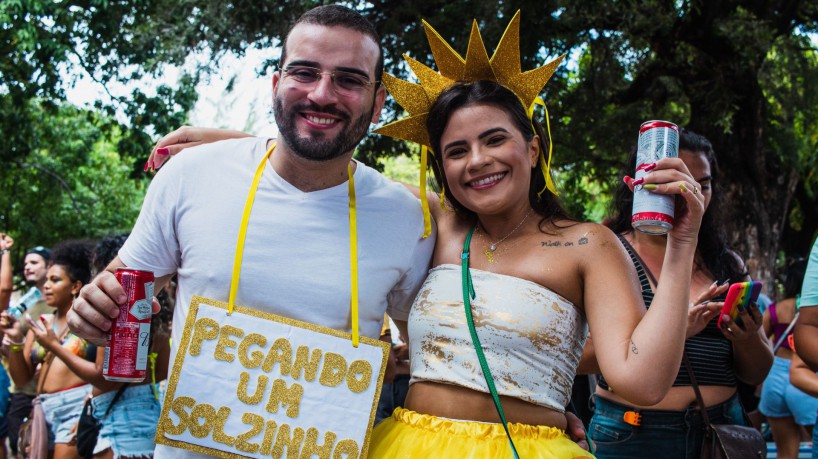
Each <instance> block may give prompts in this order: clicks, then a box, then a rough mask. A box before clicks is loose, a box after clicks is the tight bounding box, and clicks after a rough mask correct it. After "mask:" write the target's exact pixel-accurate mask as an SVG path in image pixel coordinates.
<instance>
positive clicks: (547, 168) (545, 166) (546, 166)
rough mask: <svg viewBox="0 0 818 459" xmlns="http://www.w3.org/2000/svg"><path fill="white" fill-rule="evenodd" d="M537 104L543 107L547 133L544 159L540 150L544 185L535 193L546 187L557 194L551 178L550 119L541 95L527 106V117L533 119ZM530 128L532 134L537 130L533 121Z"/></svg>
mask: <svg viewBox="0 0 818 459" xmlns="http://www.w3.org/2000/svg"><path fill="white" fill-rule="evenodd" d="M537 105H541V106H542V108H544V109H545V128H546V133H547V134H548V157H547V158H548V159H546V156H545V152H544V151H541V152H540V161H539V163H540V170H541V171H542V175H543V177H545V187H544V188H543V189H542V190H540V191H539V192H538V193H537V196H538V197H539V196H542V194H543V192H545V190H546V189H548V190H550V191H551V192H552V193H554V195H555V196H556V195H559V193H557V187H556V186H554V181H553V180H552V179H551V153H552V152H553V151H554V143H553V142H552V139H551V120H549V119H548V107H546V106H545V101H544V100H542V98H541V97H537V98H536V99H534V103H533V104H531V107H529V108H528V119H529V120H531V119H533V118H532V117H533V116H534V107H535V106H537ZM531 130H532V131H533V132H534V134H535V135H536V134H537V130H536V129H534V122H533V121H532V122H531Z"/></svg>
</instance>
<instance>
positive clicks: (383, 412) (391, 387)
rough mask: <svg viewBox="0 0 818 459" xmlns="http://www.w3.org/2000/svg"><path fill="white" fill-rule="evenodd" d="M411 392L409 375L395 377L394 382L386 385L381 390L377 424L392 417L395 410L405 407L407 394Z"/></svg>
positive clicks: (376, 415)
mask: <svg viewBox="0 0 818 459" xmlns="http://www.w3.org/2000/svg"><path fill="white" fill-rule="evenodd" d="M407 392H409V375H395V379H394V381H392V382H391V383H386V384H384V385H383V389H381V398H380V399H379V400H378V410H377V411H376V412H375V424H378V423H379V422H381V421H383V420H384V419H386V418H388V417H390V416H392V412H393V411H395V408H397V407H399V406H403V404H404V402H405V401H406V393H407Z"/></svg>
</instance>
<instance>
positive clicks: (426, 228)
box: [420, 145, 443, 239]
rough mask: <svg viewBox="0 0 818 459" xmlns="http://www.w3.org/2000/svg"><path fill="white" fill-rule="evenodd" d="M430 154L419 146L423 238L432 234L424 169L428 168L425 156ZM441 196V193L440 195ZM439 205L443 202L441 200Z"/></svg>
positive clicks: (424, 146) (424, 147)
mask: <svg viewBox="0 0 818 459" xmlns="http://www.w3.org/2000/svg"><path fill="white" fill-rule="evenodd" d="M429 152H430V150H428V149H427V148H426V145H421V146H420V207H421V208H422V209H423V238H424V239H425V238H427V237H429V235H430V234H432V217H431V214H430V213H429V196H428V195H427V194H426V169H427V168H428V165H427V163H428V157H427V154H428V153H429ZM440 195H441V196H443V192H441V193H440ZM440 202H441V203H442V202H443V200H442V199H441V201H440Z"/></svg>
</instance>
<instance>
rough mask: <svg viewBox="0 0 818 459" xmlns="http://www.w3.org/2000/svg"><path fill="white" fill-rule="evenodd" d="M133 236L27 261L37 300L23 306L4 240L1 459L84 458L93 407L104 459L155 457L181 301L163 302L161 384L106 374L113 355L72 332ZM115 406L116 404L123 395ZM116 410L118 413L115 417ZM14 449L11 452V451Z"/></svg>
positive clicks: (62, 247)
mask: <svg viewBox="0 0 818 459" xmlns="http://www.w3.org/2000/svg"><path fill="white" fill-rule="evenodd" d="M125 239H126V235H117V236H109V237H104V238H102V239H100V240H99V241H96V242H94V241H89V240H67V241H63V242H61V243H59V244H57V245H56V246H54V247H53V248H52V249H49V248H46V247H42V246H38V247H34V248H31V249H29V250H27V251H26V252H25V258H24V268H23V278H24V280H25V282H26V284H27V288H29V287H30V288H31V289H34V290H29V291H30V292H31V291H36V300H35V301H32V302H26V303H22V302H21V298H20V295H19V294H17V293H20V292H15V293H12V292H13V290H14V289H13V288H12V282H13V281H12V272H13V266H12V264H11V260H10V251H11V249H12V248H13V246H14V240H13V238H12V237H11V236H9V235H7V234H2V235H0V251H2V252H3V264H2V271H0V278H2V291H3V292H4V296H3V298H2V300H3V304H4V308H3V309H4V311H3V312H2V313H0V332H2V334H3V344H2V348H0V353H1V354H2V356H3V367H2V369H0V373H2V375H3V378H2V381H3V382H4V384H2V387H3V388H4V389H5V391H4V393H3V396H2V399H0V401H2V404H0V408H2V410H3V411H2V416H0V422H2V426H0V433H2V436H3V439H2V445H0V457H7V455H8V454H10V455H11V456H12V457H33V458H46V457H54V458H77V457H81V456H80V453H79V452H78V450H77V435H78V420H79V417H80V413H81V411H82V410H83V407H85V406H86V404H87V406H90V407H92V408H91V410H92V413H93V416H94V417H95V419H97V420H98V421H99V424H100V426H101V427H100V431H99V434H98V435H97V441H96V445H95V447H94V448H93V452H92V455H93V457H97V458H114V457H117V458H119V457H135V458H138V457H151V456H152V454H153V448H154V446H153V439H154V435H155V433H156V424H157V422H158V419H159V406H160V401H159V392H158V390H159V386H160V383H161V382H162V381H163V380H164V379H165V378H166V375H167V361H168V349H169V341H168V340H169V327H170V323H169V318H170V314H171V312H170V311H171V310H172V301H171V300H170V298H169V296H168V295H167V294H163V293H160V294H159V298H160V302H161V303H162V305H163V308H162V309H163V311H162V312H161V313H160V314H157V315H155V316H154V317H153V319H152V322H151V325H152V336H151V341H152V342H151V346H150V352H151V353H155V354H156V356H157V357H156V358H155V359H153V362H154V364H153V365H154V367H153V368H152V370H153V371H152V378H150V379H146V380H145V381H143V382H142V383H134V384H122V383H117V382H111V381H107V380H105V379H104V377H103V375H102V369H103V361H104V357H105V356H104V352H103V351H104V348H101V349H100V348H98V347H97V346H96V345H94V344H92V343H90V342H88V341H86V340H85V339H83V338H81V337H79V336H77V335H76V334H74V333H72V332H71V330H70V329H69V327H68V324H67V313H68V310H69V309H70V308H71V305H72V303H73V301H74V298H76V297H77V295H78V294H79V291H80V289H81V288H82V287H83V286H84V285H86V284H88V283H90V281H91V279H92V277H93V276H94V275H95V274H96V273H98V272H99V271H100V270H104V269H105V266H106V265H107V264H108V262H110V260H111V259H112V258H113V256H115V254H116V251H117V250H118V249H119V247H120V246H121V245H122V243H123V242H124V241H125ZM118 392H121V393H120V394H119V396H118V397H117V398H118V400H121V401H118V402H117V403H116V404H112V399H113V397H114V395H115V394H117V393H118ZM109 408H110V409H109ZM6 445H7V446H8V449H7V447H6Z"/></svg>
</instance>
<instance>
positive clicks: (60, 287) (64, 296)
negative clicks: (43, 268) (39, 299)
mask: <svg viewBox="0 0 818 459" xmlns="http://www.w3.org/2000/svg"><path fill="white" fill-rule="evenodd" d="M80 287H82V282H80V281H72V280H71V277H69V276H68V272H67V271H66V270H65V268H64V267H63V266H62V265H51V267H50V268H48V273H47V274H46V281H45V287H44V288H43V290H44V291H45V302H46V303H47V304H48V305H49V306H51V307H55V308H60V307H62V306H66V305H68V306H70V305H71V302H72V301H73V300H74V297H75V296H76V295H77V294H78V293H79V291H80Z"/></svg>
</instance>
